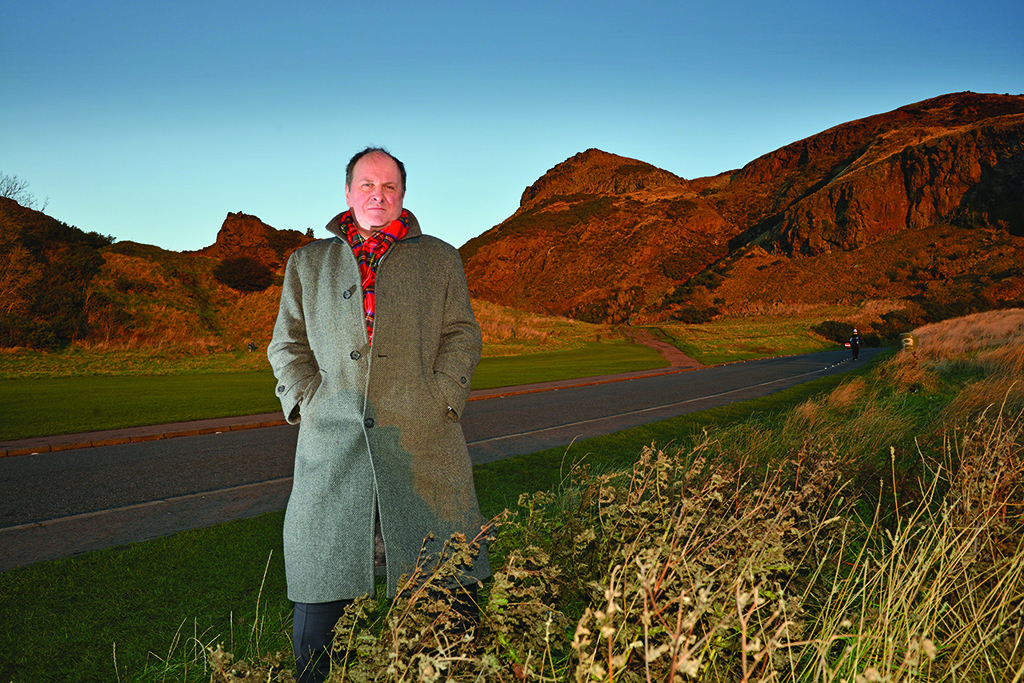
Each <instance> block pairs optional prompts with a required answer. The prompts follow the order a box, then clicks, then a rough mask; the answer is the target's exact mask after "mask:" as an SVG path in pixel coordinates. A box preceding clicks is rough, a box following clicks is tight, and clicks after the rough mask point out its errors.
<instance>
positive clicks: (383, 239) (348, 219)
mask: <svg viewBox="0 0 1024 683" xmlns="http://www.w3.org/2000/svg"><path fill="white" fill-rule="evenodd" d="M339 227H341V228H344V229H345V237H347V238H348V243H349V244H350V245H351V246H352V253H353V254H355V257H356V263H358V264H359V276H360V278H361V279H362V281H363V282H362V284H363V311H365V313H366V337H367V339H369V340H370V342H371V343H372V342H373V309H374V298H373V284H374V282H375V281H376V279H377V266H378V265H380V261H381V259H382V258H384V252H386V251H387V250H388V249H390V248H391V245H392V244H394V243H395V242H397V241H398V240H400V239H402V238H403V237H405V235H406V233H407V232H409V212H408V211H405V210H403V211H402V214H401V215H400V216H399V217H398V218H397V219H396V220H394V221H392V222H391V225H389V226H387V227H386V228H381V229H380V230H378V231H377V232H375V233H373V234H372V235H370V236H369V237H363V236H362V234H360V232H359V230H358V228H356V222H355V221H354V220H352V211H346V212H345V213H344V215H342V217H341V225H340V226H339Z"/></svg>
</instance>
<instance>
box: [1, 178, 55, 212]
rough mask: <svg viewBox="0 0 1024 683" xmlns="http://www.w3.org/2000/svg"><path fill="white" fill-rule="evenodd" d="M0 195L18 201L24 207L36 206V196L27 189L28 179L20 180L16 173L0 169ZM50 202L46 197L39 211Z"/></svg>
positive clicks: (31, 207)
mask: <svg viewBox="0 0 1024 683" xmlns="http://www.w3.org/2000/svg"><path fill="white" fill-rule="evenodd" d="M0 197H6V198H8V199H13V200H14V201H16V202H18V203H19V204H21V205H22V206H24V207H25V208H26V209H35V208H36V196H35V195H34V194H32V193H31V192H29V191H28V181H27V180H22V179H21V178H19V177H18V176H16V175H7V174H6V173H4V172H2V171H0ZM49 203H50V198H49V197H47V198H46V200H45V201H44V202H43V205H42V206H41V207H39V209H38V210H39V211H45V210H46V205H47V204H49Z"/></svg>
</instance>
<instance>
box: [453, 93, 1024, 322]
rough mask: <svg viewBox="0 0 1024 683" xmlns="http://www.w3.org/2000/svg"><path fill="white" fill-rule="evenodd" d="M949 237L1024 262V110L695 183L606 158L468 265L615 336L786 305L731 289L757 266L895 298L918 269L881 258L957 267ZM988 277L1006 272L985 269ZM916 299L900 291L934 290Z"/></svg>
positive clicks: (524, 210)
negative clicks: (987, 239) (610, 328)
mask: <svg viewBox="0 0 1024 683" xmlns="http://www.w3.org/2000/svg"><path fill="white" fill-rule="evenodd" d="M935 226H943V227H944V228H950V227H952V228H956V229H958V230H957V231H954V232H953V233H952V234H947V233H942V234H943V235H945V237H944V239H943V240H941V241H943V242H949V241H950V239H949V238H950V237H952V238H953V239H952V241H953V242H956V243H957V244H956V249H959V250H963V249H967V250H971V249H974V248H978V249H981V248H982V247H981V246H980V242H977V240H979V239H981V237H980V235H981V232H977V231H978V230H982V231H986V230H987V231H992V230H994V231H996V233H995V234H997V235H998V236H999V239H998V240H997V241H998V243H999V245H1000V251H999V253H1000V254H1002V253H1003V247H1005V248H1006V249H1009V250H1010V252H1011V253H1016V252H1015V250H1016V249H1018V248H1020V247H1022V246H1024V245H1018V244H1017V242H1014V239H1015V238H1017V237H1019V236H1021V235H1024V96H1011V95H982V94H976V93H957V94H951V95H944V96H941V97H936V98H933V99H930V100H925V101H923V102H919V103H916V104H912V105H908V106H906V107H901V108H899V109H897V110H895V111H892V112H888V113H885V114H879V115H876V116H871V117H868V118H865V119H861V120H857V121H852V122H850V123H846V124H842V125H839V126H836V127H834V128H831V129H829V130H826V131H824V132H822V133H820V134H818V135H814V136H811V137H809V138H807V139H805V140H800V141H798V142H794V143H792V144H790V145H787V146H785V147H783V148H781V149H779V150H777V151H775V152H772V153H770V154H766V155H764V156H763V157H760V158H758V159H756V160H754V161H752V162H750V163H749V164H747V165H746V166H745V167H743V168H742V169H739V170H737V171H730V172H727V173H723V174H720V175H718V176H714V177H711V178H698V179H695V180H686V179H683V178H680V177H678V176H676V175H674V174H672V173H670V172H668V171H664V170H661V169H658V168H656V167H654V166H651V165H650V164H646V163H644V162H642V161H638V160H636V159H628V158H625V157H620V156H616V155H614V154H609V153H607V152H603V151H600V150H595V149H590V150H587V151H585V152H582V153H580V154H577V155H575V156H573V157H571V158H570V159H567V160H566V161H564V162H562V163H560V164H558V165H556V166H555V167H554V168H552V169H551V170H550V171H548V172H547V173H546V174H545V175H544V176H543V177H541V178H540V179H538V180H537V181H536V182H535V183H533V184H532V185H531V186H529V187H528V188H526V190H525V191H524V192H523V195H522V199H521V202H520V206H519V209H517V211H516V212H515V213H514V214H513V215H512V216H510V217H509V218H508V219H506V220H505V221H503V222H502V223H501V224H500V225H497V226H495V227H494V228H492V229H491V230H488V231H487V232H485V233H484V234H482V235H480V236H479V237H477V238H474V239H472V240H470V241H469V242H467V243H466V244H465V245H464V246H463V247H462V248H461V250H460V251H461V253H462V256H463V260H464V262H465V264H466V271H467V277H468V279H469V283H470V288H471V291H472V293H473V295H474V296H477V297H480V298H483V299H487V300H490V301H494V302H496V303H500V304H505V305H512V306H517V307H521V308H527V309H531V310H536V311H540V312H549V313H558V314H565V315H573V316H579V317H583V318H585V319H602V320H610V321H615V320H620V319H627V318H629V317H631V316H633V315H637V314H646V315H648V316H657V315H670V314H673V312H674V311H677V310H678V309H679V308H681V307H682V308H685V307H693V306H699V307H703V308H708V309H710V308H712V307H713V305H714V306H723V307H729V306H730V305H740V304H742V303H744V302H745V301H746V300H748V299H750V298H751V297H755V298H763V299H765V300H773V299H772V297H773V296H774V295H775V294H777V292H774V291H766V292H757V291H756V289H754V288H753V287H752V286H750V287H746V288H744V287H740V286H734V287H732V288H729V287H726V286H724V285H723V283H725V282H727V281H728V280H729V279H730V277H732V276H736V275H737V274H738V273H739V272H740V271H742V270H743V269H742V268H741V267H740V266H739V264H740V263H741V261H743V260H744V259H747V258H748V257H750V258H751V259H753V260H748V261H744V263H748V264H754V263H756V264H757V267H758V268H761V269H762V270H761V272H763V271H764V269H765V268H769V267H771V266H774V267H778V266H779V264H781V263H782V261H780V260H779V259H783V260H790V259H801V258H803V259H806V258H816V257H826V256H829V255H835V259H833V261H827V260H821V261H820V263H821V265H820V268H822V269H823V270H824V269H827V268H829V267H832V268H835V267H839V263H840V261H842V262H843V264H846V261H848V260H849V259H846V260H843V259H839V255H840V254H853V255H856V254H861V255H862V256H863V257H864V258H863V259H862V260H864V261H865V263H863V264H862V265H858V268H860V269H861V270H862V272H861V273H860V275H861V279H860V280H859V281H863V280H864V279H867V280H868V281H873V280H874V281H881V280H882V279H883V278H884V279H885V282H887V283H889V282H892V280H891V277H890V275H886V274H885V273H887V272H890V274H891V272H902V271H900V270H899V269H900V268H903V269H904V270H906V268H907V266H906V265H905V264H903V265H899V264H896V265H895V266H894V264H893V263H891V262H889V260H888V259H887V258H881V259H880V258H877V257H875V256H874V255H869V254H868V251H870V250H871V249H886V248H887V249H889V252H891V251H892V249H893V247H892V244H896V243H897V242H898V243H900V244H901V245H903V246H901V247H899V248H901V249H903V248H906V249H911V250H913V251H914V253H918V252H920V251H921V250H920V249H919V248H918V246H919V245H918V244H917V242H920V243H921V245H920V246H922V247H923V248H924V252H922V253H925V254H927V253H928V249H933V248H934V249H938V250H939V251H941V250H942V249H943V247H942V246H941V245H939V246H935V245H934V244H932V243H933V242H936V240H932V239H929V237H928V235H927V234H923V233H922V231H925V232H927V231H928V230H930V229H931V228H933V227H935ZM972 231H975V232H972ZM911 234H913V235H914V237H907V235H911ZM907 240H909V241H907ZM972 240H974V241H973V242H972ZM890 242H891V243H892V244H890V246H889V247H884V245H885V244H889V243H890ZM904 242H906V243H905V244H904ZM1004 243H1005V244H1004ZM972 245H973V246H972ZM873 253H874V252H872V254H873ZM1021 255H1022V256H1024V252H1021ZM935 256H936V257H939V256H942V254H940V253H938V252H936V254H935ZM836 259H839V260H836ZM856 260H857V259H854V261H856ZM925 260H926V259H925ZM1004 261H1005V259H1003V260H1000V261H999V263H1000V264H1003V263H1004ZM804 265H805V266H806V267H807V268H810V269H812V270H813V269H814V268H817V267H819V266H817V265H815V263H814V262H807V263H805V264H804ZM843 267H846V265H844V266H843ZM922 267H923V266H922ZM987 267H993V268H995V267H999V268H1002V267H1003V266H1002V265H996V264H994V263H991V264H989V265H988V266H981V265H979V266H978V268H981V269H982V270H984V268H987ZM1011 270H1012V269H1011ZM915 273H916V275H915V277H919V278H924V277H926V275H922V272H921V271H915ZM730 274H732V275H730ZM754 274H755V275H756V272H755V273H754ZM749 275H750V273H746V274H745V275H744V277H747V276H749ZM978 276H979V277H985V275H984V273H979V274H978ZM936 277H937V276H936ZM1013 277H1019V275H1013ZM904 284H905V283H901V284H900V287H897V289H901V290H905V291H906V292H913V291H918V290H924V289H927V287H925V286H924V285H920V286H918V285H917V284H915V285H914V286H906V287H905V286H903V285H904ZM1017 289H1018V288H1016V287H1013V288H1011V290H1012V291H1016V290H1017ZM812 290H813V291H812V292H810V293H809V294H808V293H806V292H800V293H799V294H800V296H801V297H802V298H805V297H806V296H817V298H818V300H822V301H836V300H843V301H855V300H857V298H858V297H863V296H864V295H865V291H866V289H865V287H862V286H859V285H855V284H850V285H848V286H847V285H843V286H830V285H828V283H823V284H822V286H815V287H813V288H812ZM815 292H817V294H815ZM908 295H909V294H908ZM716 299H718V300H719V301H718V302H717V303H715V300H716Z"/></svg>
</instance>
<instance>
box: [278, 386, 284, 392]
mask: <svg viewBox="0 0 1024 683" xmlns="http://www.w3.org/2000/svg"><path fill="white" fill-rule="evenodd" d="M277 393H279V394H283V393H284V385H283V384H279V385H278V387H277Z"/></svg>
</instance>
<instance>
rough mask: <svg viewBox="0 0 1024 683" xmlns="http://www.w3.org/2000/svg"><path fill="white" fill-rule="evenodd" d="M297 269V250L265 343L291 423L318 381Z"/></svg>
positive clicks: (288, 267) (295, 419)
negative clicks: (272, 334)
mask: <svg viewBox="0 0 1024 683" xmlns="http://www.w3.org/2000/svg"><path fill="white" fill-rule="evenodd" d="M300 271H301V268H300V257H299V252H295V253H293V254H292V255H291V256H290V257H289V259H288V265H287V266H286V267H285V275H284V287H283V289H282V291H281V305H280V308H279V309H278V313H277V322H276V323H275V324H274V336H273V338H272V339H271V341H270V344H269V345H268V346H267V358H268V359H269V360H270V366H271V367H272V368H273V370H274V376H275V377H276V378H277V388H276V390H275V391H276V393H277V397H278V398H279V399H280V401H281V409H282V410H283V411H284V415H285V419H287V420H288V422H289V423H291V424H295V423H297V422H299V420H300V417H301V416H300V414H299V408H300V406H301V405H302V403H303V401H304V400H305V399H306V398H308V397H309V396H311V395H312V393H313V392H314V391H316V388H317V387H318V386H319V384H320V368H319V366H318V365H317V362H316V356H315V355H314V353H313V350H312V348H310V345H309V338H308V336H307V334H306V316H305V312H304V310H303V294H302V293H303V282H302V277H301V276H300Z"/></svg>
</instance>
